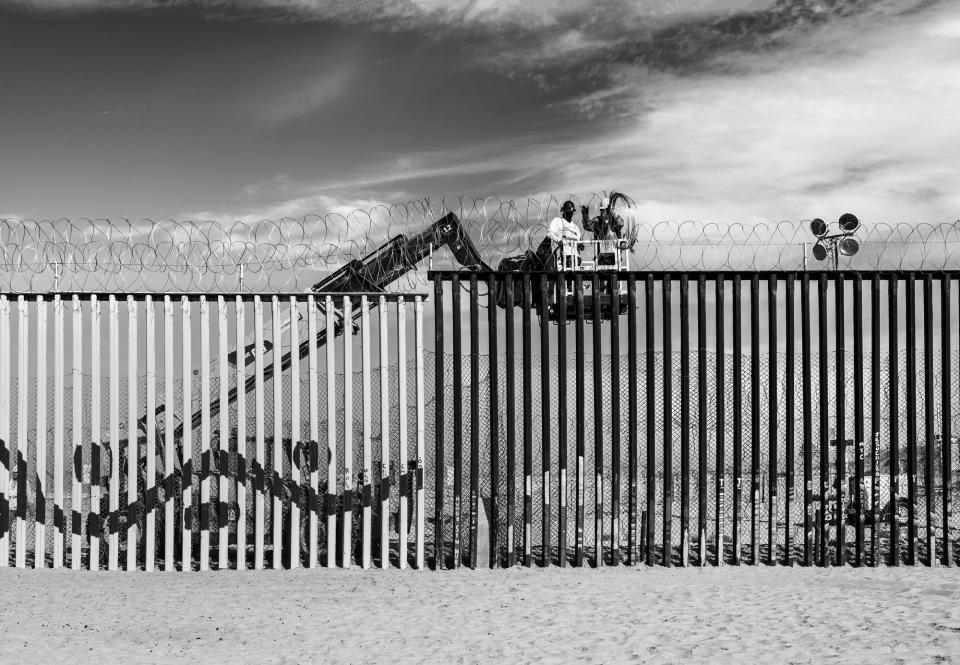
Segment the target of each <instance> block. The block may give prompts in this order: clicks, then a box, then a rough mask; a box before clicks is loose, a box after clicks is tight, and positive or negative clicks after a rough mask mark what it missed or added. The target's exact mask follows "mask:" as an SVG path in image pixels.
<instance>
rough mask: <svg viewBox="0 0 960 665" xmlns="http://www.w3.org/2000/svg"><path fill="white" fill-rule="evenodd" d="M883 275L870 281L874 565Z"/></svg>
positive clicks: (876, 558)
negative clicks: (881, 283)
mask: <svg viewBox="0 0 960 665" xmlns="http://www.w3.org/2000/svg"><path fill="white" fill-rule="evenodd" d="M880 317H881V312H880V275H878V274H876V273H874V275H873V277H872V279H871V284H870V350H871V353H870V355H871V362H870V385H871V389H870V431H871V434H870V451H871V458H870V462H871V465H870V468H871V470H872V474H873V475H872V482H871V483H870V510H871V513H872V517H873V519H872V520H871V523H870V556H871V565H873V566H879V565H880V466H879V465H880V372H881V366H880Z"/></svg>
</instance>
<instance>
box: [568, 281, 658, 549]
mask: <svg viewBox="0 0 960 665" xmlns="http://www.w3.org/2000/svg"><path fill="white" fill-rule="evenodd" d="M560 348H561V350H563V349H565V347H564V346H561V347H560ZM637 353H638V350H637V278H636V275H633V274H630V275H628V276H627V384H628V385H627V396H628V399H629V406H628V412H629V415H628V423H627V451H628V453H627V454H628V460H629V461H628V462H627V475H628V487H627V492H628V496H627V528H628V531H627V565H628V566H635V565H636V564H637V428H638V427H639V426H640V422H639V414H638V413H637V409H638V405H637ZM560 355H561V357H563V355H564V354H563V353H561V354H560ZM563 380H564V379H563V378H562V377H561V379H560V381H561V383H562V382H563ZM560 440H561V441H563V440H564V437H561V438H560Z"/></svg>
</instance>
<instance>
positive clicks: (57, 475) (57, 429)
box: [53, 294, 137, 568]
mask: <svg viewBox="0 0 960 665" xmlns="http://www.w3.org/2000/svg"><path fill="white" fill-rule="evenodd" d="M134 329H135V328H134ZM134 334H135V333H134ZM53 367H54V369H53V567H54V568H60V567H61V566H63V537H64V520H63V503H64V502H63V498H64V497H63V430H64V417H63V415H64V408H63V369H64V368H63V300H62V298H61V297H60V295H59V294H57V295H54V296H53ZM131 422H135V420H133V419H131ZM133 429H136V428H135V427H134V428H133ZM134 459H135V458H134ZM128 482H129V480H128ZM134 483H136V481H135V480H134ZM134 488H136V484H134ZM133 498H134V501H136V491H134V497H133ZM133 542H134V543H135V542H137V541H136V538H134V540H133ZM128 550H129V547H128ZM133 552H134V562H136V552H137V548H136V547H134V548H133ZM128 559H129V557H128Z"/></svg>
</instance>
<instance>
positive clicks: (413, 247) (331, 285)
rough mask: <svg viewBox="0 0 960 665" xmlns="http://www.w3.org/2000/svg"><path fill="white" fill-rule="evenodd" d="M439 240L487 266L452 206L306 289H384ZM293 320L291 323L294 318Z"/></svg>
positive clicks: (178, 433)
mask: <svg viewBox="0 0 960 665" xmlns="http://www.w3.org/2000/svg"><path fill="white" fill-rule="evenodd" d="M443 245H447V246H449V247H450V250H451V251H452V253H453V256H454V258H455V259H456V260H457V262H458V263H460V265H462V266H463V267H464V268H466V269H468V270H480V271H484V270H490V268H489V267H488V266H487V265H486V263H484V261H483V259H481V257H480V253H479V252H478V251H477V249H476V247H474V245H473V242H471V240H470V236H468V235H467V233H466V231H465V230H464V228H463V224H462V222H461V221H460V218H459V217H457V215H456V214H455V213H452V212H450V213H447V214H446V215H444V216H443V217H442V218H440V219H439V220H437V221H436V222H434V223H433V224H431V225H430V226H429V227H428V228H427V229H425V230H424V231H422V232H420V233H418V234H417V235H414V236H409V237H408V236H405V235H402V234H401V235H397V236H394V237H393V238H391V239H390V240H389V241H387V242H386V243H385V244H383V245H382V246H380V247H379V248H377V249H376V250H374V251H373V252H371V253H370V254H368V255H367V256H365V257H364V258H362V259H354V260H352V261H350V262H349V263H347V264H346V265H345V266H343V267H342V268H340V269H339V270H337V271H336V272H334V273H333V274H331V275H329V276H328V277H326V278H324V279H323V280H321V281H319V282H317V283H316V284H314V285H313V286H312V287H310V290H311V291H312V292H314V293H325V294H328V293H344V294H349V293H385V292H386V287H387V286H389V285H390V284H391V283H393V282H395V281H396V280H397V279H399V278H400V277H402V276H403V275H405V274H406V273H408V272H410V271H411V270H414V269H415V268H416V266H417V264H418V263H419V262H420V261H422V260H423V259H424V258H425V257H426V256H427V255H428V254H430V252H431V251H432V249H433V248H439V247H441V246H443ZM378 304H379V303H378V301H377V300H376V299H374V300H372V301H371V303H370V305H371V307H376V306H378ZM317 306H318V308H319V309H320V310H324V307H323V304H322V303H318V304H317ZM360 316H361V312H360V310H359V309H358V310H356V311H355V313H354V315H353V320H351V321H349V322H347V321H344V320H343V318H342V317H340V318H339V319H338V320H337V321H336V323H335V324H334V334H335V335H341V334H343V332H344V328H345V327H346V326H348V325H349V326H350V327H351V329H352V330H351V334H353V333H356V331H357V329H358V321H359V318H360ZM291 325H294V324H293V322H292V321H291ZM329 341H330V340H328V339H327V331H326V329H322V330H320V331H319V332H318V333H317V336H316V338H315V339H312V340H311V339H306V340H304V341H303V342H301V343H300V345H299V346H298V347H297V349H296V350H295V351H294V350H293V349H291V350H290V351H288V352H286V353H285V354H283V356H282V357H281V358H280V370H281V371H282V370H284V369H287V368H288V367H290V365H291V363H292V360H293V353H294V352H296V353H297V354H299V357H300V358H305V357H306V356H307V354H308V353H309V352H310V347H311V345H316V346H318V347H320V346H323V345H325V344H327V343H328V342H329ZM274 343H277V341H276V340H274ZM241 357H243V354H242V353H239V352H237V355H236V358H237V362H241V360H240V358H241ZM249 362H252V358H250V359H249V360H248V361H247V364H249ZM274 365H275V363H271V364H270V365H268V366H266V367H264V370H263V379H264V380H267V379H269V378H271V377H272V376H273V375H274V374H275V372H276V370H275V367H274ZM256 380H257V377H256V376H255V375H254V376H248V377H247V378H246V380H245V382H244V385H243V390H244V392H245V393H249V392H250V391H252V390H254V388H255V386H256ZM238 388H239V387H238V386H235V387H233V388H231V389H230V391H229V393H228V395H227V403H228V404H233V403H234V402H235V401H236V400H237V394H238ZM220 408H221V405H220V402H219V400H216V401H211V404H210V414H209V415H210V417H211V418H212V417H214V416H216V415H217V414H219V413H220ZM165 410H166V407H165V406H164V405H161V406H160V407H158V408H157V410H156V412H155V414H154V415H158V414H160V413H164V412H165ZM202 418H203V412H202V411H196V412H194V413H193V415H192V416H191V418H190V424H191V426H192V427H193V428H197V427H199V426H200V423H201V419H202ZM146 420H147V416H146V415H145V416H143V417H142V418H141V419H140V422H139V425H140V429H141V431H144V432H145V431H146ZM183 425H184V424H183V423H180V424H179V425H178V426H177V427H176V428H175V430H174V437H175V438H178V439H182V435H183Z"/></svg>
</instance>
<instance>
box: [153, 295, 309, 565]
mask: <svg viewBox="0 0 960 665" xmlns="http://www.w3.org/2000/svg"><path fill="white" fill-rule="evenodd" d="M148 297H149V296H148ZM311 299H312V296H311ZM148 304H149V301H148ZM150 326H151V322H150V320H149V318H148V322H147V336H148V340H147V367H149V366H150V358H151V354H152V349H153V345H152V344H151V343H150V341H149V335H150V332H151V330H150ZM227 337H228V335H227V302H226V299H225V298H224V297H223V296H217V341H218V351H219V356H218V358H219V359H218V362H217V364H218V365H219V367H218V369H219V370H220V386H219V388H220V395H219V399H220V441H219V444H220V455H219V464H218V468H219V473H218V475H219V487H218V489H217V492H218V497H217V499H218V500H217V527H218V531H219V533H218V534H217V545H218V551H217V568H218V569H219V570H227V569H228V568H230V548H229V544H230V543H229V541H230V526H229V510H228V506H229V499H230V474H229V470H230V456H229V451H230V401H229V394H230V377H229V374H228V372H229V369H230V365H229V363H228V361H227V358H228V355H227V344H228V339H227ZM313 339H316V336H314V337H313ZM242 345H243V340H242V338H241V340H240V341H239V342H237V349H239V348H240V347H241V346H242ZM313 348H314V345H311V346H310V349H311V351H312V350H313ZM240 358H241V354H240V353H239V352H238V354H237V364H240V363H241V362H242V361H241V360H240ZM147 374H148V376H149V370H148V372H147ZM149 390H150V380H149V378H148V379H147V391H148V392H149ZM240 390H242V388H239V387H238V388H237V392H238V393H239V392H240ZM147 413H153V411H152V410H151V409H150V408H149V407H148V408H147ZM149 441H150V437H149V436H148V437H147V442H148V443H147V445H148V446H149V445H150V444H149ZM147 459H148V460H149V459H150V456H149V454H148V455H147ZM147 478H148V480H147V482H148V483H149V482H150V481H149V478H150V476H149V475H148V476H147ZM150 542H152V541H151V540H150V539H149V538H148V539H147V543H148V544H149V543H150Z"/></svg>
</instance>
